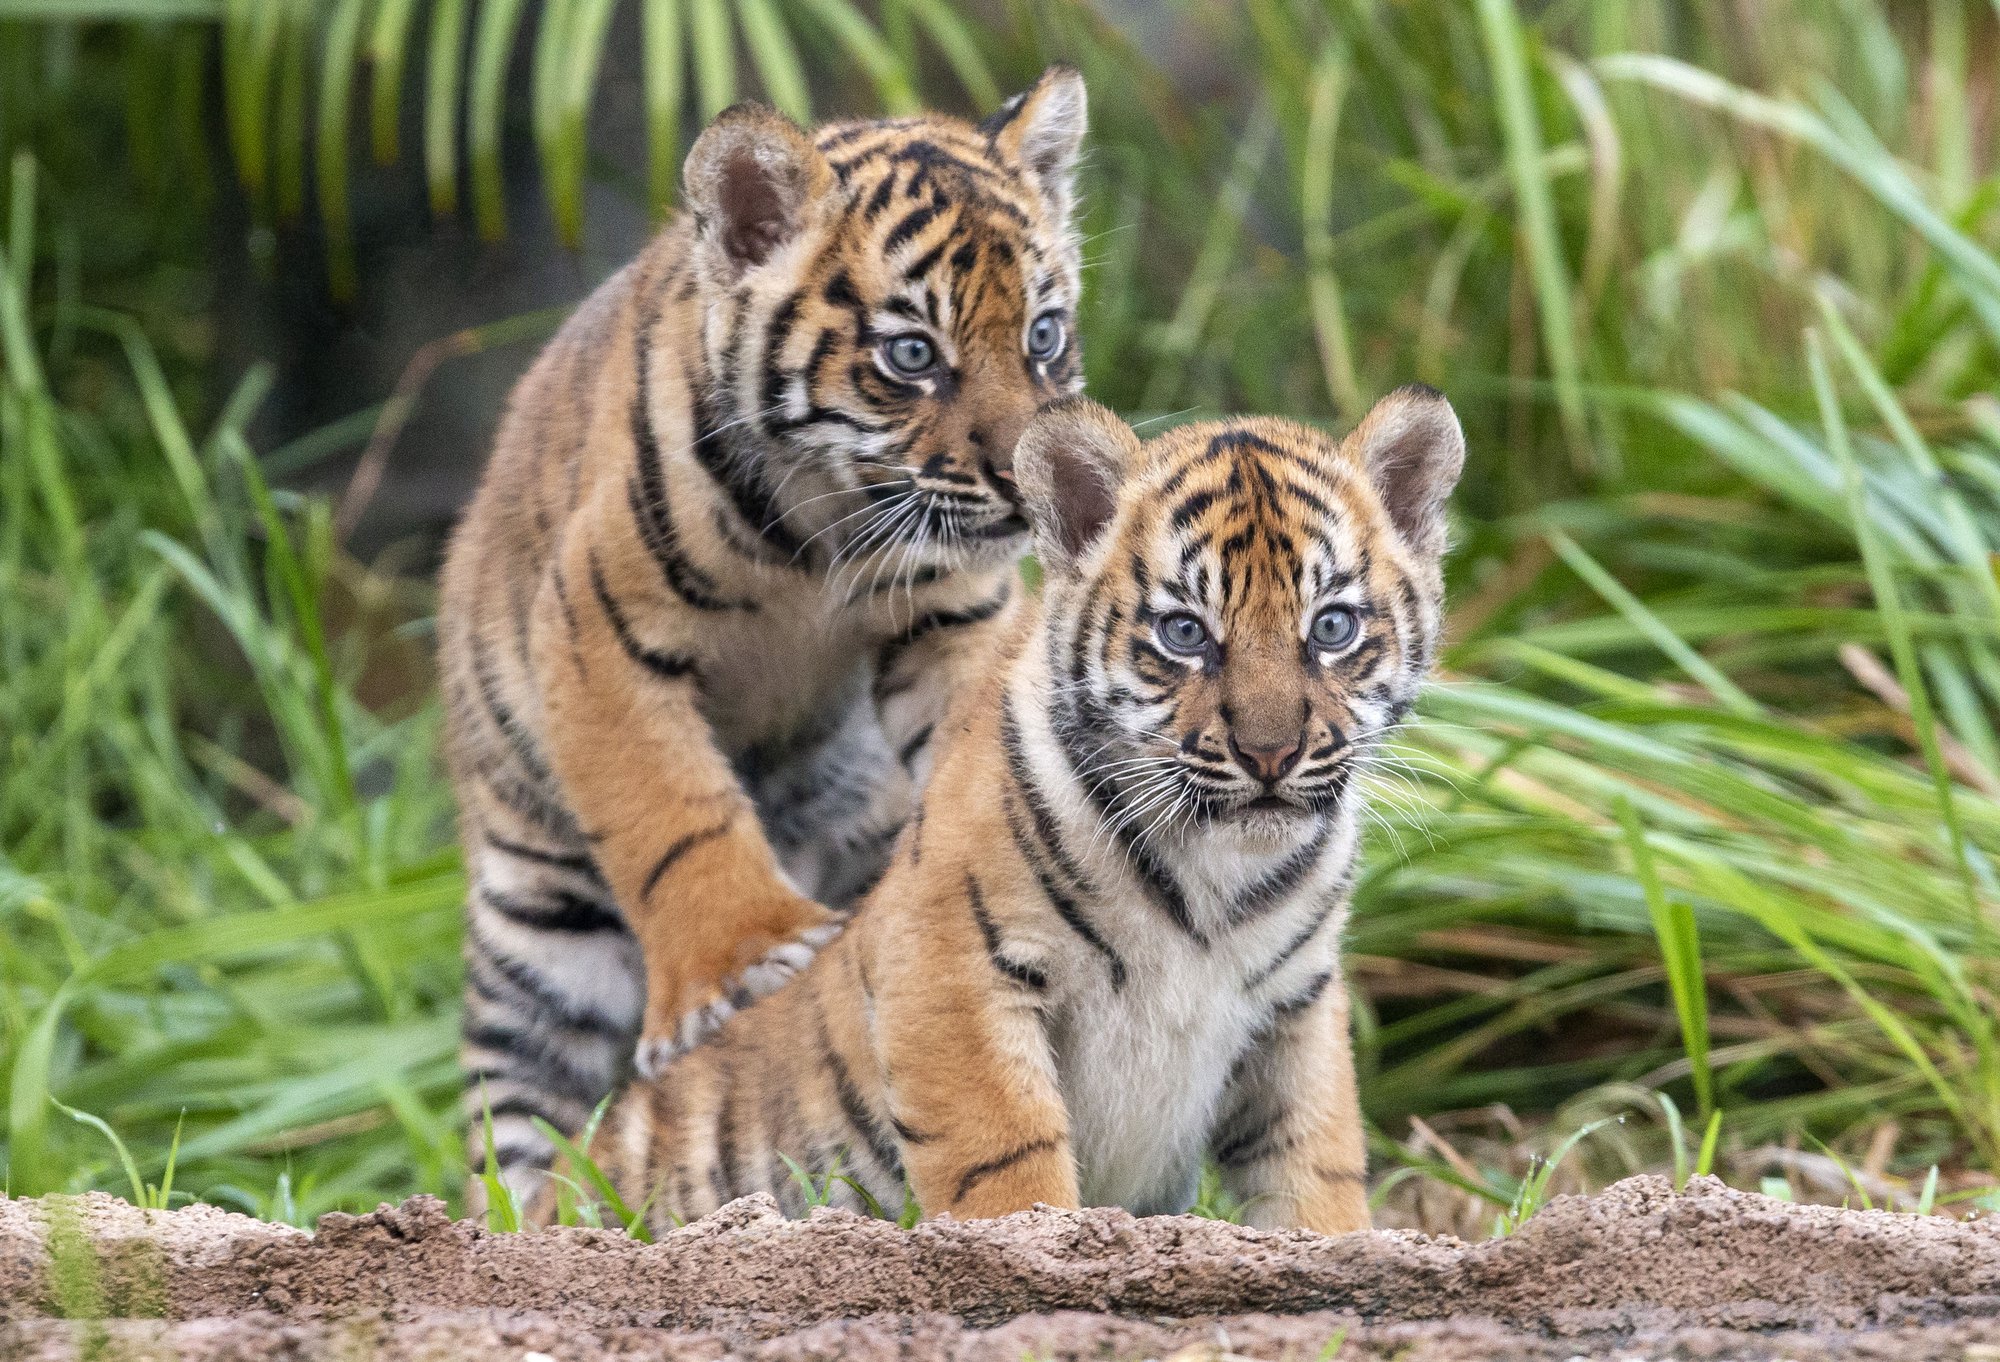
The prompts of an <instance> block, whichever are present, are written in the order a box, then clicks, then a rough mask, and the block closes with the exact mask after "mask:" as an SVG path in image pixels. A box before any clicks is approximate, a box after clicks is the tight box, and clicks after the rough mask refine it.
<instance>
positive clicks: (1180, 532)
mask: <svg viewBox="0 0 2000 1362" xmlns="http://www.w3.org/2000/svg"><path fill="white" fill-rule="evenodd" d="M1139 457H1140V466H1139V468H1138V470H1136V471H1137V474H1138V475H1137V476H1136V477H1134V478H1133V479H1132V481H1131V482H1130V483H1129V484H1128V487H1129V489H1130V492H1131V493H1132V495H1131V498H1130V499H1131V502H1132V505H1133V514H1132V517H1131V519H1130V521H1129V522H1128V525H1127V530H1126V543H1127V546H1128V548H1129V549H1130V550H1131V552H1132V555H1133V561H1135V562H1138V561H1141V560H1143V561H1144V562H1145V563H1146V564H1147V565H1148V567H1147V569H1146V573H1147V575H1148V576H1149V577H1150V578H1151V579H1152V582H1153V584H1154V585H1156V586H1157V588H1158V589H1159V590H1160V591H1162V592H1164V593H1165V594H1167V595H1170V596H1173V597H1175V598H1178V599H1184V600H1185V599H1190V598H1191V599H1192V601H1193V603H1195V604H1200V605H1213V606H1221V605H1223V604H1225V603H1228V602H1242V601H1245V600H1247V599H1250V598H1262V599H1280V600H1284V601H1286V602H1296V601H1299V600H1301V599H1307V600H1314V599H1318V598H1320V597H1323V596H1328V595H1337V594H1340V593H1341V591H1342V589H1343V588H1345V587H1348V586H1353V587H1355V588H1357V589H1365V588H1366V587H1367V586H1368V584H1369V581H1370V579H1372V578H1373V577H1375V576H1376V574H1377V573H1378V572H1379V571H1381V570H1384V569H1386V568H1388V567H1389V566H1390V564H1389V562H1387V561H1386V557H1387V555H1385V554H1384V553H1380V552H1376V551H1375V549H1376V548H1377V546H1386V544H1388V543H1392V542H1393V540H1394V535H1393V532H1392V531H1390V530H1389V529H1388V527H1387V517H1386V515H1385V514H1384V512H1383V510H1382V506H1381V502H1380V500H1379V499H1378V498H1377V497H1376V495H1375V493H1374V490H1373V488H1372V487H1371V486H1370V485H1369V482H1368V479H1367V477H1366V475H1365V473H1364V471H1363V470H1362V469H1360V468H1359V467H1358V466H1356V465H1355V464H1354V463H1353V462H1352V460H1351V459H1350V458H1349V456H1348V455H1347V454H1346V452H1345V451H1344V450H1343V449H1342V447H1341V445H1340V444H1339V443H1338V442H1336V441H1335V440H1333V439H1331V438H1330V437H1328V436H1326V435H1323V434H1321V433H1320V432H1318V431H1316V430H1313V429H1311V428H1310V427H1307V426H1303V425H1299V424H1297V423H1295V422H1291V421H1284V420H1279V419H1275V418H1254V419H1245V418H1239V419H1235V420H1229V421H1210V422H1202V423H1200V424H1196V425H1189V426H1182V427H1180V428H1178V429H1176V430H1173V431H1169V432H1168V433H1166V434H1165V435H1161V436H1159V437H1157V438H1155V439H1153V440H1151V441H1149V442H1147V444H1146V445H1145V446H1144V447H1143V449H1142V451H1141V453H1140V456H1139Z"/></svg>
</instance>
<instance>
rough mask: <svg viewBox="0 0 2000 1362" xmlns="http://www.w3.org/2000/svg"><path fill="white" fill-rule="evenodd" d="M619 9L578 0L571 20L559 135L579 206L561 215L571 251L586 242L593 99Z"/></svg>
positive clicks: (607, 1)
mask: <svg viewBox="0 0 2000 1362" xmlns="http://www.w3.org/2000/svg"><path fill="white" fill-rule="evenodd" d="M617 8H618V0H577V5H576V11H575V13H574V14H573V15H572V16H571V20H570V41H569V65H568V69H567V71H566V72H565V73H564V76H563V82H562V89H561V92H560V108H559V122H558V127H557V134H556V135H557V141H558V144H559V145H560V147H561V149H562V166H563V170H564V174H565V175H566V176H567V177H568V178H569V180H570V181H571V184H572V186H573V188H572V190H571V192H570V194H569V199H570V201H572V202H574V204H575V205H576V210H575V215H574V217H572V218H563V217H562V216H561V215H558V218H557V222H558V225H559V227H560V228H561V230H562V234H563V242H564V244H565V245H567V246H569V248H570V249H571V250H575V249H577V248H578V247H580V246H582V244H583V174H584V169H585V163H586V162H587V161H588V159H589V152H590V148H589V122H590V101H591V96H592V95H593V94H595V93H596V90H597V71H598V66H599V64H600V63H601V62H602V60H603V58H604V43H605V38H606V36H607V35H608V34H609V32H610V29H611V17H612V15H613V13H614V12H616V10H617Z"/></svg>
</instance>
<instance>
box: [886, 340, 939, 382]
mask: <svg viewBox="0 0 2000 1362" xmlns="http://www.w3.org/2000/svg"><path fill="white" fill-rule="evenodd" d="M883 353H884V354H886V355H887V356H888V357H889V367H890V368H892V369H894V370H896V372H898V373H903V374H921V373H923V372H925V371H926V370H928V369H930V368H931V366H933V365H935V364H936V363H937V347H936V346H935V345H932V344H931V343H930V341H929V340H928V339H926V338H925V337H923V336H897V337H896V338H895V339H893V340H891V341H890V342H889V343H888V344H887V345H886V346H884V347H883Z"/></svg>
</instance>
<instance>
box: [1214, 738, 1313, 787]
mask: <svg viewBox="0 0 2000 1362" xmlns="http://www.w3.org/2000/svg"><path fill="white" fill-rule="evenodd" d="M1229 753H1230V755H1231V756H1233V757H1235V758H1236V764H1237V765H1238V766H1241V767H1242V768H1243V769H1244V770H1245V771H1248V772H1249V773H1250V774H1251V775H1253V776H1255V777H1256V778H1257V779H1258V780H1261V781H1263V782H1264V783H1265V784H1266V785H1275V784H1277V783H1278V782H1279V781H1281V780H1283V779H1284V778H1285V777H1286V776H1287V775H1289V774H1291V770H1292V768H1293V767H1294V766H1297V765H1298V764H1299V740H1298V739H1297V738H1288V739H1286V740H1284V741H1282V742H1279V743H1275V744H1265V743H1251V744H1250V745H1249V746H1247V747H1246V746H1245V745H1244V744H1242V743H1240V742H1238V741H1237V740H1236V735H1235V734H1234V733H1232V734H1230V735H1229Z"/></svg>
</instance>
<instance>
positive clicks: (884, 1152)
mask: <svg viewBox="0 0 2000 1362" xmlns="http://www.w3.org/2000/svg"><path fill="white" fill-rule="evenodd" d="M819 1050H820V1062H821V1063H822V1064H823V1065H824V1066H825V1067H826V1071H827V1074H828V1076H829V1077H831V1078H832V1079H833V1096H834V1100H835V1101H836V1102H838V1103H839V1104H840V1114H841V1115H842V1116H844V1117H845V1118H846V1119H847V1124H848V1126H849V1127H850V1128H851V1129H852V1130H853V1131H854V1133H855V1134H857V1135H859V1136H860V1137H861V1139H862V1142H863V1143H864V1144H866V1145H867V1146H868V1153H869V1155H870V1156H871V1157H872V1158H873V1159H874V1160H875V1166H876V1167H878V1168H880V1169H881V1170H882V1171H883V1172H884V1173H885V1174H887V1175H888V1177H889V1180H890V1181H891V1182H900V1181H901V1180H902V1177H903V1161H902V1159H901V1158H899V1157H898V1156H897V1153H896V1142H895V1140H894V1139H893V1138H891V1136H890V1133H889V1132H888V1131H886V1130H884V1129H883V1128H882V1123H881V1122H880V1121H878V1120H876V1119H875V1114H874V1113H873V1112H871V1111H869V1110H868V1104H867V1103H866V1102H865V1101H864V1100H863V1099H862V1096H861V1090H860V1089H859V1088H857V1087H855V1086H854V1074H853V1073H852V1071H850V1070H849V1069H848V1067H847V1061H846V1060H844V1059H842V1058H841V1057H840V1052H839V1051H838V1050H836V1049H834V1048H833V1033H832V1032H830V1031H829V1030H828V1029H827V1025H826V1014H825V1012H824V1010H822V1011H821V1014H820V1019H819Z"/></svg>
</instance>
